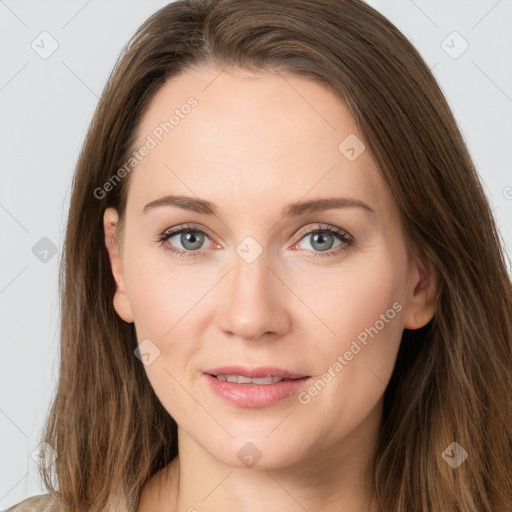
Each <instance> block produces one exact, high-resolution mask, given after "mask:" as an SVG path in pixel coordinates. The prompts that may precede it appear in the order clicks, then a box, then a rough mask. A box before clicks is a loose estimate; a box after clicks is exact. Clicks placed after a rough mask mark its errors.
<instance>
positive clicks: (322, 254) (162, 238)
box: [157, 224, 355, 259]
mask: <svg viewBox="0 0 512 512" xmlns="http://www.w3.org/2000/svg"><path fill="white" fill-rule="evenodd" d="M188 231H192V232H194V233H202V234H203V235H206V236H208V235H209V232H208V231H204V230H202V229H199V228H197V227H195V226H192V225H186V226H180V227H178V228H173V229H171V230H167V231H164V232H163V233H161V234H160V235H159V236H158V238H157V242H159V243H160V245H163V244H164V243H165V242H166V241H167V240H169V238H172V237H173V236H175V235H179V234H181V233H183V232H188ZM324 232H327V233H329V234H332V235H334V236H335V237H336V238H338V239H339V240H340V241H341V242H343V243H342V245H340V246H339V247H337V248H336V249H333V250H329V251H307V252H313V256H308V257H310V258H326V257H330V256H337V255H339V254H341V253H342V252H344V251H346V250H347V249H349V248H350V247H352V246H353V245H354V244H355V239H354V237H353V236H352V235H350V234H348V233H347V232H346V231H343V230H342V229H339V228H337V227H334V226H328V225H321V224H318V225H317V226H315V227H314V228H313V229H305V230H302V231H301V232H300V233H299V234H298V235H297V236H298V240H297V242H295V243H294V244H293V246H295V245H297V244H298V243H299V242H300V241H301V240H302V239H303V238H304V237H305V236H307V235H312V234H314V233H324ZM165 249H166V250H167V251H169V252H170V253H171V254H173V255H176V256H179V257H181V258H192V259H195V258H197V257H199V256H203V255H205V252H204V251H203V252H201V251H182V250H179V249H175V248H174V247H173V246H169V245H167V246H166V247H165Z"/></svg>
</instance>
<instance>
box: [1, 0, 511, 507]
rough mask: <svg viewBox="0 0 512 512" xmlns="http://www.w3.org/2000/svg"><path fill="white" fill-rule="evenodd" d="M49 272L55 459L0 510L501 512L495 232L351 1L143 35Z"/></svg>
mask: <svg viewBox="0 0 512 512" xmlns="http://www.w3.org/2000/svg"><path fill="white" fill-rule="evenodd" d="M62 264H63V267H62V280H61V290H62V331H61V338H62V352H61V369H60V380H59V386H58V391H57V395H56V397H55V400H54V403H53V406H52V409H51V412H50V416H49V419H48V424H47V429H46V432H45V436H44V440H46V441H47V443H48V444H49V445H50V446H52V447H53V448H54V449H55V450H56V451H57V453H58V457H57V459H56V460H55V468H54V474H53V473H52V472H51V467H52V466H49V468H48V469H43V470H42V474H43V478H44V481H45V484H46V486H47V488H48V490H49V491H50V492H49V494H48V495H44V496H42V497H36V498H31V499H32V501H29V500H25V502H22V503H21V504H19V505H18V506H17V507H14V508H12V509H11V510H16V511H18V510H28V509H29V507H32V509H34V510H46V509H47V510H91V511H100V510H129V511H139V512H145V511H149V510H172V511H176V510H188V511H194V510H198V511H206V510H209V511H215V510H243V511H251V512H253V511H259V510H263V509H265V510H293V511H295V510H324V511H334V510H336V511H339V510H343V511H351V512H352V511H371V512H377V511H379V512H387V511H400V512H410V511H429V512H438V511H439V512H440V511H447V510H450V511H452V510H453V511H456V510H460V511H465V512H477V511H478V512H482V511H487V512H491V511H492V512H495V511H505V510H510V509H512V480H511V477H510V468H511V467H512V443H511V441H512V430H511V425H512V421H511V420H512V414H511V413H512V407H511V399H510V397H511V396H512V377H511V375H512V342H511V340H512V325H511V311H512V293H511V282H510V279H509V276H508V274H507V269H506V266H505V263H504V254H503V250H502V248H501V244H500V240H499V235H498V233H497V230H496V227H495V223H494V220H493V217H492V214H491V211H490V208H489V204H488V201H487V199H486V197H485V195H484V192H483V190H482V186H481V184H480V181H479V178H478V175H477V172H476V170H475V167H474V165H473V163H472V161H471V158H470V155H469V153H468V151H467V148H466V146H465V144H464V141H463V139H462V137H461V134H460V132H459V129H458V127H457V125H456V123H455V121H454V119H453V116H452V114H451V112H450V109H449V107H448V105H447V102H446V100H445V98H444V97H443V95H442V93H441V91H440V89H439V87H438V85H437V83H436V81H435V79H434V78H433V76H432V74H431V72H430V70H429V69H428V67H427V66H426V64H425V63H424V61H423V60H422V59H421V57H420V56H419V55H418V53H417V52H416V50H415V49H414V48H413V46H412V45H411V44H410V43H409V42H408V41H407V40H406V39H405V37H404V36H403V35H402V34H401V33H400V32H399V31H398V29H397V28H396V27H395V26H393V25H392V24H391V23H390V22H389V21H388V20H386V19H385V18H384V17H383V16H381V15H380V14H379V13H378V12H377V11H375V10H374V9H372V8H371V7H369V6H368V5H366V4H365V3H363V2H361V1H357V0H344V1H334V0H314V1H301V0H293V1H286V2H284V1H283V2H270V1H263V0H258V1H245V0H242V1H240V0H237V1H235V0H207V1H192V0H179V1H177V2H175V3H172V4H169V5H167V6H165V7H164V8H162V9H161V10H160V11H158V12H157V13H156V14H154V15H153V16H152V17H151V18H150V19H148V20H147V21H146V22H145V23H144V24H143V26H142V27H141V28H140V29H139V31H138V32H137V34H136V35H135V36H134V38H133V40H132V41H131V42H130V44H129V45H128V47H127V50H126V52H125V53H124V54H123V55H122V57H121V59H120V61H119V63H118V64H117V65H116V67H115V69H114V72H113V74H112V76H111V78H110V80H109V82H108V84H107V87H106V89H105V91H104V93H103V95H102V97H101V100H100V102H99V105H98V108H97V112H96V114H95V117H94V119H93V121H92V124H91V127H90V130H89V133H88V135H87V139H86V141H85V145H84V147H83V150H82V153H81V155H80V159H79V162H78V166H77V169H76V174H75V178H74V183H73V195H72V199H71V206H70V212H69V220H68V226H67V235H66V243H65V255H64V260H63V263H62ZM48 456H49V454H48V455H47V457H48ZM44 457H45V454H43V460H44ZM44 466H45V464H43V467H44Z"/></svg>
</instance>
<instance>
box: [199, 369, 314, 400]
mask: <svg viewBox="0 0 512 512" xmlns="http://www.w3.org/2000/svg"><path fill="white" fill-rule="evenodd" d="M203 376H204V378H205V379H206V381H207V382H208V384H209V386H210V387H211V389H212V390H213V391H214V392H215V393H217V395H219V396H220V397H221V398H224V399H225V400H227V401H228V402H231V403H232V404H235V405H238V406H239V407H268V406H270V405H274V404H276V403H277V402H279V401H281V400H283V399H284V398H287V397H291V396H293V395H295V394H296V393H297V392H298V391H300V390H301V389H302V388H303V387H304V385H305V383H306V382H307V381H309V380H310V379H311V377H302V378H301V379H296V380H284V381H283V380H282V381H281V382H276V383H275V384H263V385H259V384H236V383H234V382H227V381H222V380H219V379H217V378H216V377H212V376H211V375H209V374H207V373H204V374H203Z"/></svg>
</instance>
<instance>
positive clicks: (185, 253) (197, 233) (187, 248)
mask: <svg viewBox="0 0 512 512" xmlns="http://www.w3.org/2000/svg"><path fill="white" fill-rule="evenodd" d="M173 238H176V240H175V241H173V240H172V239H173ZM205 238H208V236H207V233H206V232H205V231H203V230H201V229H199V228H197V227H194V226H191V225H187V226H181V227H178V228H173V229H170V230H167V231H165V232H164V233H162V235H160V237H159V238H158V242H160V243H161V244H162V245H163V244H164V243H165V242H167V241H168V240H169V241H171V242H172V243H169V244H166V249H167V250H168V251H170V252H171V253H172V254H176V255H177V256H179V257H182V258H195V257H197V256H201V255H203V254H204V253H203V252H201V251H199V249H200V247H201V246H202V245H203V243H204V240H205ZM176 245H178V247H179V245H181V247H182V248H183V249H179V248H178V249H177V248H176Z"/></svg>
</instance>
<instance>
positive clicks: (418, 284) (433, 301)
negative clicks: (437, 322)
mask: <svg viewBox="0 0 512 512" xmlns="http://www.w3.org/2000/svg"><path fill="white" fill-rule="evenodd" d="M411 276H412V278H411V280H410V287H409V290H410V292H409V300H408V302H407V305H406V307H405V312H404V327H405V328H406V329H419V328H420V327H423V326H425V325H426V324H427V323H428V322H430V320H431V319H432V318H433V316H434V314H435V311H436V306H437V286H438V284H437V281H438V280H437V276H436V273H435V271H434V269H433V268H432V265H430V264H429V262H428V261H426V260H423V261H417V262H416V264H415V267H414V269H413V272H412V273H411Z"/></svg>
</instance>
